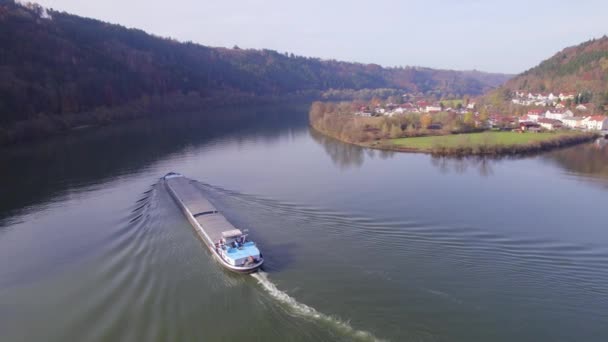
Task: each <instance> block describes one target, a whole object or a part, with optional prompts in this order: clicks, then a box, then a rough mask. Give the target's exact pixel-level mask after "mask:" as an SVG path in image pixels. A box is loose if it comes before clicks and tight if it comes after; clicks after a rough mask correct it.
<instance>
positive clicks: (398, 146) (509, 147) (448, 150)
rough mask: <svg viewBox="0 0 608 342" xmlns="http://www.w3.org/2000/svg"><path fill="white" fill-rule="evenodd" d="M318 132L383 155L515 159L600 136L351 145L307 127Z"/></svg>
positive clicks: (480, 136) (468, 136)
mask: <svg viewBox="0 0 608 342" xmlns="http://www.w3.org/2000/svg"><path fill="white" fill-rule="evenodd" d="M310 126H311V127H312V128H313V129H315V130H316V131H317V132H319V133H321V134H324V135H327V136H330V137H332V138H334V139H337V140H339V141H342V142H344V143H348V144H354V145H358V146H362V147H368V148H374V149H379V150H385V151H396V152H410V153H428V154H433V155H438V156H450V155H453V156H467V155H495V156H497V155H515V154H529V153H538V152H544V151H549V150H552V149H556V148H561V147H567V146H573V145H577V144H582V143H586V142H590V141H592V140H594V139H596V138H597V137H598V136H599V135H598V134H597V133H592V132H578V131H559V132H543V133H518V132H497V131H486V132H474V133H463V134H449V135H429V136H421V137H408V138H396V139H377V140H373V141H351V140H348V139H345V138H344V137H341V136H337V135H334V134H331V132H328V131H325V130H322V129H318V128H317V127H315V126H314V125H313V124H312V122H311V125H310Z"/></svg>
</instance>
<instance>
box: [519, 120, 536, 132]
mask: <svg viewBox="0 0 608 342" xmlns="http://www.w3.org/2000/svg"><path fill="white" fill-rule="evenodd" d="M519 130H520V131H522V132H533V133H537V132H540V125H539V124H537V123H536V122H520V123H519Z"/></svg>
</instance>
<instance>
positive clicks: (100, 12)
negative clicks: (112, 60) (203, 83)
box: [34, 0, 608, 73]
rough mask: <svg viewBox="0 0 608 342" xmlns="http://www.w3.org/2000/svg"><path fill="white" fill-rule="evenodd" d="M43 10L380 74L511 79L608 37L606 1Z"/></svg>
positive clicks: (178, 0) (63, 3)
mask: <svg viewBox="0 0 608 342" xmlns="http://www.w3.org/2000/svg"><path fill="white" fill-rule="evenodd" d="M34 1H36V0H34ZM38 2H39V3H40V4H41V5H43V6H45V7H50V8H53V9H56V10H63V11H67V12H70V13H74V14H78V15H82V16H86V17H93V18H96V19H101V20H104V21H109V22H112V23H118V24H122V25H125V26H128V27H136V28H140V29H143V30H145V31H147V32H150V33H154V34H156V35H160V36H165V37H172V38H177V39H179V40H182V41H188V40H190V41H193V42H197V43H201V44H204V45H210V46H226V47H232V46H234V45H235V44H236V45H238V46H240V47H241V48H269V49H274V50H278V51H280V52H293V53H295V54H298V55H304V56H313V57H321V58H333V59H338V60H345V61H356V62H362V63H377V64H381V65H384V66H397V65H403V66H405V65H416V66H428V67H433V68H446V69H478V70H484V71H494V72H508V73H519V72H521V71H524V70H526V69H528V68H530V67H533V66H535V65H536V64H538V63H539V62H540V61H542V60H543V59H546V58H548V57H550V56H551V55H553V54H554V53H556V52H557V51H559V50H561V49H562V48H564V47H567V46H570V45H574V44H578V43H581V42H583V41H586V40H589V39H591V38H594V37H595V38H599V37H601V36H603V35H604V34H608V19H607V18H608V14H607V13H608V1H607V0H579V1H576V2H575V1H569V2H568V3H565V2H563V1H555V0H553V1H545V0H511V1H494V0H424V1H411V0H410V1H407V0H403V1H396V0H374V1H362V0H350V1H346V0H337V1H331V0H324V1H322V0H306V1H289V0H268V1H263V0H258V1H250V0H244V1H238V0H216V1H208V0H172V1H154V0H126V1H125V0H96V1H92V0H38Z"/></svg>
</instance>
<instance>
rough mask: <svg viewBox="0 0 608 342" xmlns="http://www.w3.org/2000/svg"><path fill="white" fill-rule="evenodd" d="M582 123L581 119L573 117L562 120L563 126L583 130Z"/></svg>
mask: <svg viewBox="0 0 608 342" xmlns="http://www.w3.org/2000/svg"><path fill="white" fill-rule="evenodd" d="M582 121H583V118H581V117H580V116H573V117H570V118H564V119H563V120H562V123H563V124H564V126H566V127H569V128H583V124H582Z"/></svg>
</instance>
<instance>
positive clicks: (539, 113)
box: [526, 109, 544, 122]
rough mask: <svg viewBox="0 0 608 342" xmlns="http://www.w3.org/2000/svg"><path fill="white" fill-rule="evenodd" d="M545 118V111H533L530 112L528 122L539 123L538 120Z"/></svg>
mask: <svg viewBox="0 0 608 342" xmlns="http://www.w3.org/2000/svg"><path fill="white" fill-rule="evenodd" d="M543 116H544V111H543V110H542V109H532V110H529V111H528V115H527V119H526V121H531V122H538V119H540V118H542V117H543Z"/></svg>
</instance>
